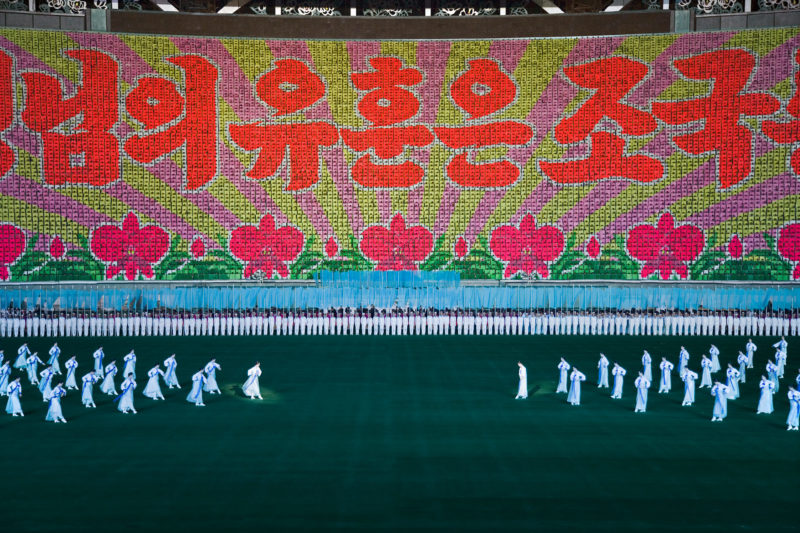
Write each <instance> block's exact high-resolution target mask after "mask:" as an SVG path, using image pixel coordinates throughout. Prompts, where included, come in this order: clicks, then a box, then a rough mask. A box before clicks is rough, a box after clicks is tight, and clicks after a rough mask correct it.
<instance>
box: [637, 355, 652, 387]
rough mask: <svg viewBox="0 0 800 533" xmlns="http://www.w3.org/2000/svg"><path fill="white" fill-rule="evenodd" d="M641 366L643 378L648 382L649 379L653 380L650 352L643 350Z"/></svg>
mask: <svg viewBox="0 0 800 533" xmlns="http://www.w3.org/2000/svg"><path fill="white" fill-rule="evenodd" d="M642 367H643V370H642V374H644V379H646V380H647V382H648V383H650V382H651V381H653V358H652V357H650V354H649V353H647V352H644V355H642ZM637 379H638V378H637ZM648 386H649V385H648Z"/></svg>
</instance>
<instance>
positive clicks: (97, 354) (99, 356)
mask: <svg viewBox="0 0 800 533" xmlns="http://www.w3.org/2000/svg"><path fill="white" fill-rule="evenodd" d="M105 356H106V354H105V353H103V347H102V346H101V347H99V348H98V349H96V350H95V351H94V353H93V354H92V357H93V358H94V372H95V374H97V377H98V378H100V379H103V378H104V377H105V374H104V373H103V369H104V368H105V367H104V366H103V357H105Z"/></svg>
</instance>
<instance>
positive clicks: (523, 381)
mask: <svg viewBox="0 0 800 533" xmlns="http://www.w3.org/2000/svg"><path fill="white" fill-rule="evenodd" d="M527 397H528V369H526V368H525V367H524V366H522V365H520V367H519V387H517V396H516V398H514V399H515V400H517V399H521V400H524V399H525V398H527Z"/></svg>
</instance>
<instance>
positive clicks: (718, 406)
mask: <svg viewBox="0 0 800 533" xmlns="http://www.w3.org/2000/svg"><path fill="white" fill-rule="evenodd" d="M711 395H712V396H713V397H714V413H713V415H712V417H711V421H712V422H722V421H723V420H724V419H725V417H726V416H728V398H729V396H730V390H729V388H728V386H727V385H725V384H723V383H720V382H719V381H717V382H716V383H714V386H713V387H711Z"/></svg>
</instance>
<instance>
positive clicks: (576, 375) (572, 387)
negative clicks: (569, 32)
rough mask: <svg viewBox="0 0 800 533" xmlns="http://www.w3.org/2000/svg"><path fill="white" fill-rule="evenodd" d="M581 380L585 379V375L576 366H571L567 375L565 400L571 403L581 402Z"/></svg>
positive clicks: (577, 403) (578, 403)
mask: <svg viewBox="0 0 800 533" xmlns="http://www.w3.org/2000/svg"><path fill="white" fill-rule="evenodd" d="M581 381H586V376H585V375H584V374H583V372H581V371H580V370H578V369H577V368H573V369H572V373H571V374H570V375H569V394H567V402H569V403H570V404H571V405H580V404H581Z"/></svg>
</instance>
